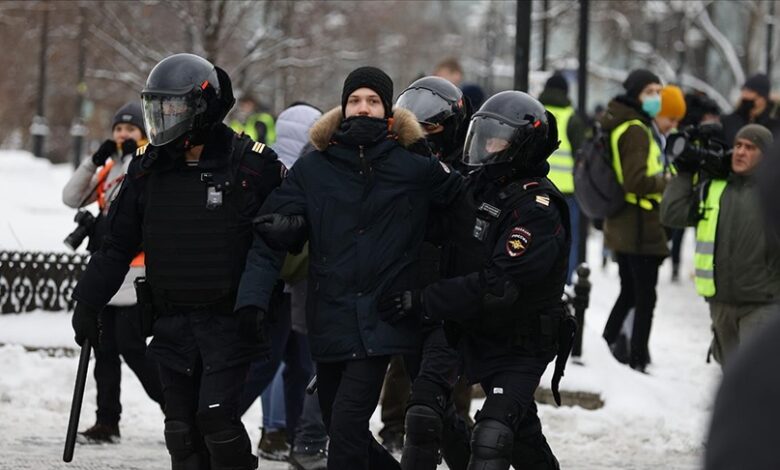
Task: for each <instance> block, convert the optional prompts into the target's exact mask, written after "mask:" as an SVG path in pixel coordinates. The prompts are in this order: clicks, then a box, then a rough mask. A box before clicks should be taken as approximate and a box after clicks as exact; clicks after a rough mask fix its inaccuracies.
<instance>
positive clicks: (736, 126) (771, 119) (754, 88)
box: [722, 73, 780, 143]
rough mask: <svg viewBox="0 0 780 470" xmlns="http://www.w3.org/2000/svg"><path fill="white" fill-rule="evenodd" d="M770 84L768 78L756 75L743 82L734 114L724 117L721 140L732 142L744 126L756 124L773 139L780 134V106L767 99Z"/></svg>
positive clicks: (760, 74) (764, 75)
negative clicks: (771, 135)
mask: <svg viewBox="0 0 780 470" xmlns="http://www.w3.org/2000/svg"><path fill="white" fill-rule="evenodd" d="M770 91H771V84H770V82H769V77H767V76H766V74H763V73H757V74H755V75H753V76H751V77H750V78H748V79H747V80H746V81H745V84H744V85H742V90H741V91H740V95H739V102H738V103H737V107H736V109H734V112H732V113H731V114H729V115H728V116H725V117H724V118H723V119H722V122H723V138H724V139H725V141H726V142H728V143H732V142H734V138H735V137H736V135H737V132H739V130H740V129H742V128H743V127H744V126H745V125H746V124H750V123H756V124H761V125H762V126H764V127H766V128H767V129H769V130H770V131H771V132H772V134H774V136H775V138H777V137H778V135H779V134H780V105H778V103H776V102H775V101H773V100H771V99H770V98H769V94H770Z"/></svg>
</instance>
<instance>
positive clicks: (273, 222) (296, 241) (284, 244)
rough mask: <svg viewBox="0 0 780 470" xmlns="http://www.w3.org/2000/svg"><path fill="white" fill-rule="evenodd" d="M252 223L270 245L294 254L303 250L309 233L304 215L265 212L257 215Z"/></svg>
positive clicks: (275, 248)
mask: <svg viewBox="0 0 780 470" xmlns="http://www.w3.org/2000/svg"><path fill="white" fill-rule="evenodd" d="M252 224H253V225H254V228H255V231H257V233H259V234H260V235H261V236H262V237H263V240H265V242H266V243H267V244H268V246H269V247H271V248H272V249H274V250H284V251H289V252H290V253H293V254H297V253H300V252H301V250H303V245H305V244H306V239H307V238H308V235H309V228H308V226H307V225H306V217H304V216H302V215H282V214H264V215H261V216H259V217H255V219H254V220H253V221H252Z"/></svg>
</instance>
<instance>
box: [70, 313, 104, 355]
mask: <svg viewBox="0 0 780 470" xmlns="http://www.w3.org/2000/svg"><path fill="white" fill-rule="evenodd" d="M99 313H100V312H98V311H97V310H95V309H93V308H92V307H90V306H88V305H85V304H83V303H81V302H77V303H76V308H74V309H73V318H71V324H72V325H73V331H74V332H75V333H76V343H78V345H79V346H83V345H84V340H85V339H89V343H90V344H91V345H92V347H93V348H97V347H98V342H99V341H100V315H99Z"/></svg>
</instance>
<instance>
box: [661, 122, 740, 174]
mask: <svg viewBox="0 0 780 470" xmlns="http://www.w3.org/2000/svg"><path fill="white" fill-rule="evenodd" d="M722 131H723V128H722V127H721V125H720V124H719V123H710V124H702V125H700V126H688V127H686V128H684V129H682V130H680V131H679V132H675V133H674V134H671V135H670V136H669V137H668V138H667V139H666V154H667V155H668V156H669V158H670V160H671V162H672V164H674V166H676V167H677V169H679V170H687V171H691V172H693V173H696V172H699V173H704V175H703V176H706V177H707V179H710V178H726V177H727V176H728V174H729V171H731V148H730V147H731V146H729V145H727V144H725V143H724V142H723V138H722Z"/></svg>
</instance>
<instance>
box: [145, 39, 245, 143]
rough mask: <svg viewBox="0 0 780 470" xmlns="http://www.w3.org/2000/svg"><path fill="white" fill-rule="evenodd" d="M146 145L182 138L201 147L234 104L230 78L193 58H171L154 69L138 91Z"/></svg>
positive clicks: (220, 70)
mask: <svg viewBox="0 0 780 470" xmlns="http://www.w3.org/2000/svg"><path fill="white" fill-rule="evenodd" d="M141 101H142V103H143V108H144V122H145V123H146V130H147V133H148V135H149V142H150V143H151V144H152V145H154V146H162V145H165V144H168V143H170V142H173V141H175V140H177V139H179V138H183V142H184V143H185V147H186V146H192V145H197V144H199V143H202V140H203V137H204V134H205V133H206V131H208V130H209V129H210V128H211V126H213V125H214V124H217V123H220V122H222V120H223V119H224V118H225V116H226V115H227V113H228V111H230V108H232V107H233V104H234V103H235V102H236V100H235V98H234V97H233V88H232V85H231V83H230V77H228V74H227V73H225V71H224V70H222V69H220V68H219V67H215V66H214V65H213V64H212V63H211V62H209V61H207V60H206V59H204V58H202V57H199V56H196V55H194V54H174V55H172V56H170V57H166V58H165V59H163V60H161V61H160V62H159V63H158V64H157V65H155V66H154V68H153V69H152V72H151V73H150V74H149V78H147V79H146V86H145V87H144V89H143V91H141Z"/></svg>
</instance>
